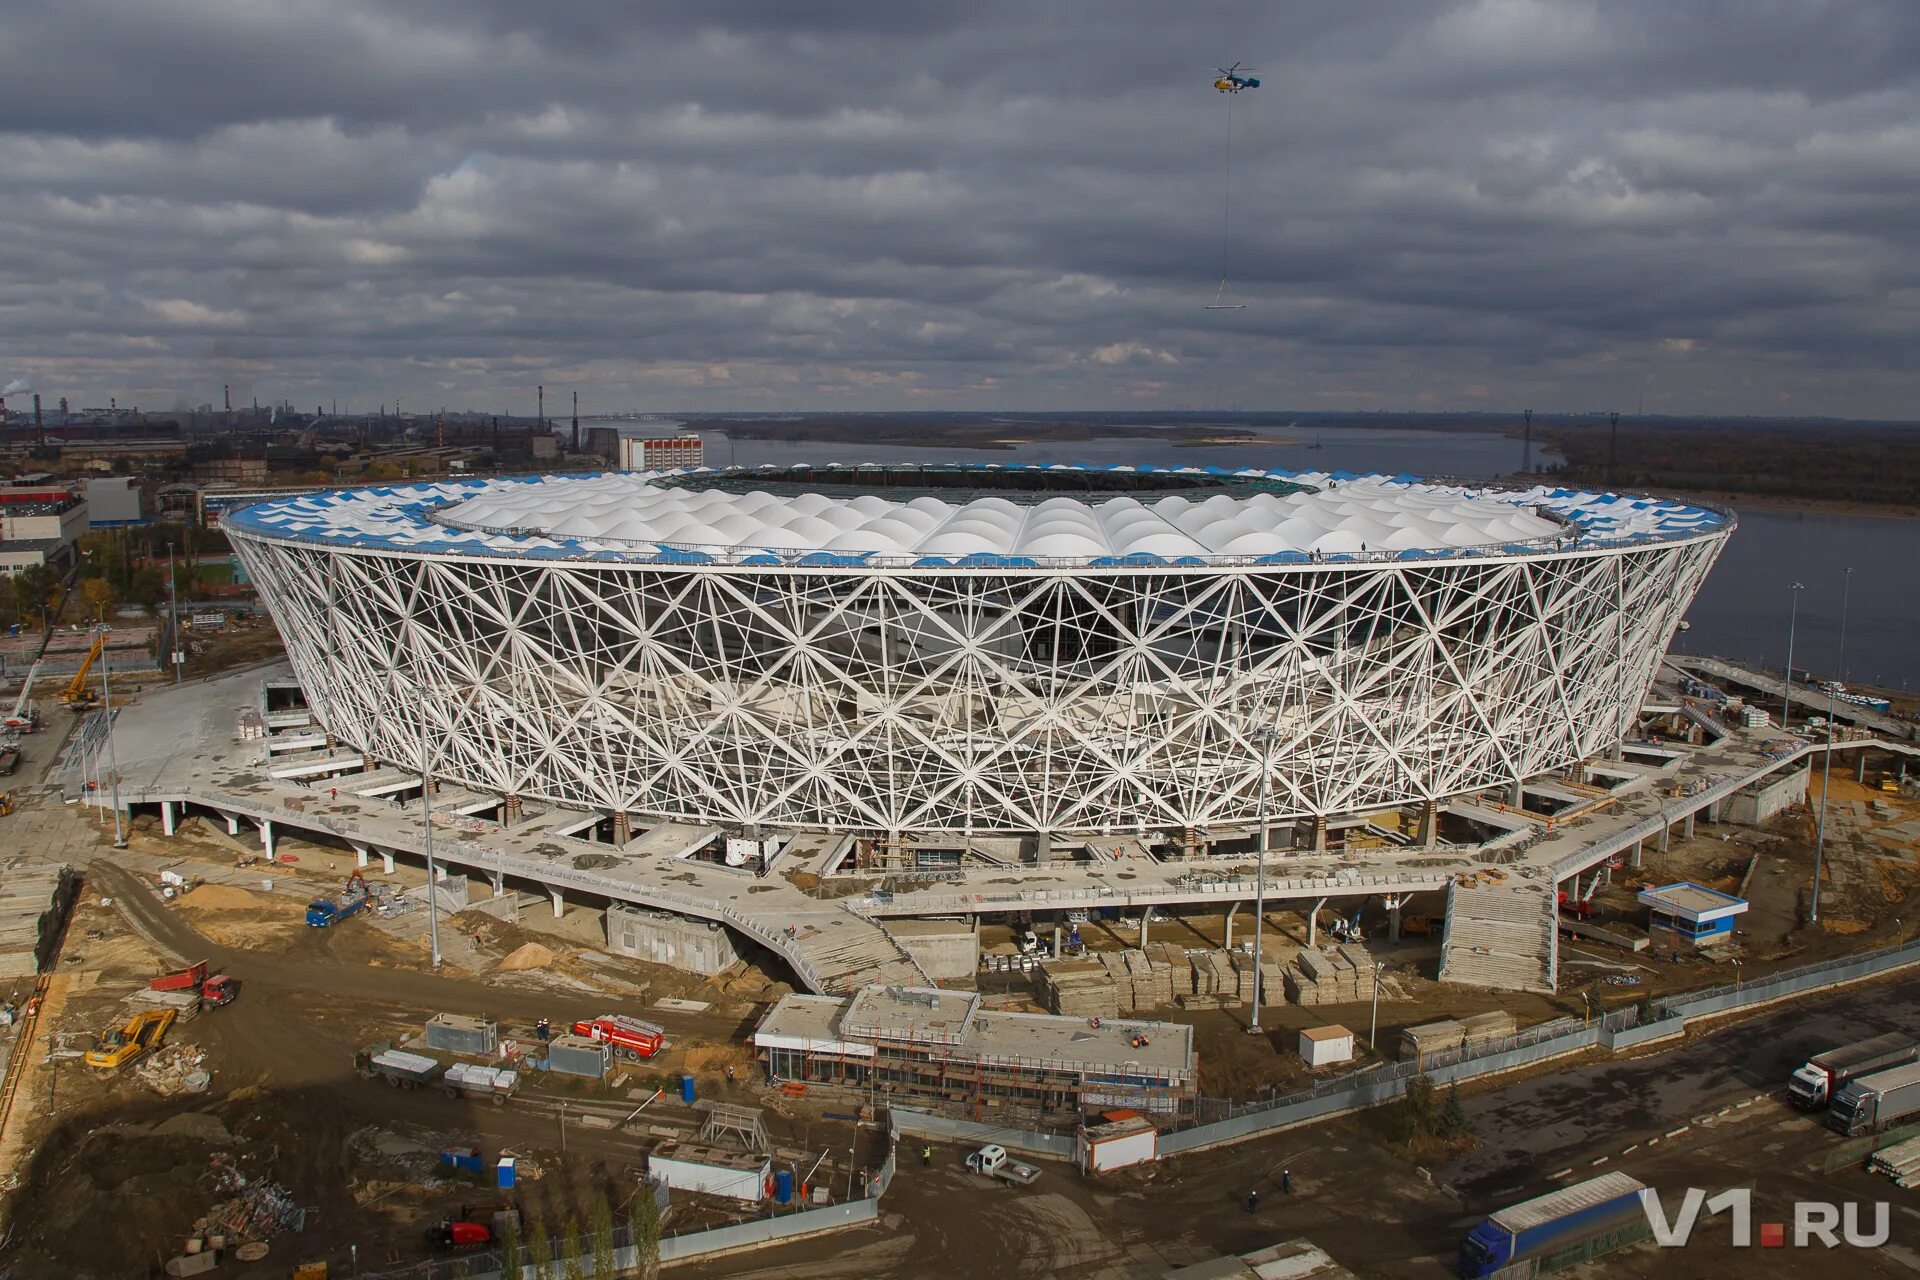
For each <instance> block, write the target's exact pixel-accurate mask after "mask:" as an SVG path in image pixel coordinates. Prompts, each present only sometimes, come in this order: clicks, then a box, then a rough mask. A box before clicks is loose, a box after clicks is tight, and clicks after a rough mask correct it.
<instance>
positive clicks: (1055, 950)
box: [1053, 911, 1060, 960]
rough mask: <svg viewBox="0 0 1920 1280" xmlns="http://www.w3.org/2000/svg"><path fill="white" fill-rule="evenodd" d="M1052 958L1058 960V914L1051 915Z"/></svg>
mask: <svg viewBox="0 0 1920 1280" xmlns="http://www.w3.org/2000/svg"><path fill="white" fill-rule="evenodd" d="M1053 958H1054V959H1055V960H1058V959H1059V958H1060V913H1059V912H1058V911H1056V912H1054V913H1053Z"/></svg>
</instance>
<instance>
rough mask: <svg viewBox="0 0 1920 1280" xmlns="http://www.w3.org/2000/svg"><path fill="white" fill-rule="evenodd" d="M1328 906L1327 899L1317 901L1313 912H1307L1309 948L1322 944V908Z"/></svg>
mask: <svg viewBox="0 0 1920 1280" xmlns="http://www.w3.org/2000/svg"><path fill="white" fill-rule="evenodd" d="M1326 905H1327V900H1326V899H1325V898H1318V899H1315V901H1314V904H1313V910H1311V911H1309V912H1307V946H1309V947H1315V946H1318V945H1319V943H1320V908H1322V907H1324V906H1326ZM1256 923H1258V922H1256Z"/></svg>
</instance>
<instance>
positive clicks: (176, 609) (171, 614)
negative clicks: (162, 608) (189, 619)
mask: <svg viewBox="0 0 1920 1280" xmlns="http://www.w3.org/2000/svg"><path fill="white" fill-rule="evenodd" d="M167 631H168V633H169V636H168V638H169V639H170V640H171V641H172V642H173V643H172V645H171V646H170V648H169V649H168V652H167V656H168V657H169V658H171V659H172V660H173V682H174V683H175V684H179V683H180V660H181V658H182V657H184V656H185V654H184V652H183V651H182V650H181V648H180V597H179V596H178V594H177V593H176V592H175V590H174V572H173V544H172V543H171V542H169V543H168V544H167Z"/></svg>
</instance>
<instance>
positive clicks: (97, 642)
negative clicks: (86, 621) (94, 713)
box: [60, 631, 107, 711]
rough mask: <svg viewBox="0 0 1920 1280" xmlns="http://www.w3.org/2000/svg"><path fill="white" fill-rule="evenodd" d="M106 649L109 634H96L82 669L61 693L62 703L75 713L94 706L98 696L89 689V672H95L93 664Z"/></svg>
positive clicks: (98, 632) (75, 673)
mask: <svg viewBox="0 0 1920 1280" xmlns="http://www.w3.org/2000/svg"><path fill="white" fill-rule="evenodd" d="M106 647H107V633H106V632H105V631H96V632H94V633H93V644H92V645H91V646H90V647H89V648H88V649H87V656H86V658H85V659H84V660H83V661H82V662H81V663H80V669H79V670H78V671H76V672H74V673H73V679H71V680H69V681H68V682H67V687H66V688H64V689H62V690H61V691H60V701H62V702H64V703H66V704H67V705H68V706H70V707H72V708H73V709H74V710H75V711H85V710H87V709H88V708H89V707H91V706H93V704H94V700H95V698H96V697H97V696H98V695H96V694H95V693H94V692H93V690H91V689H89V688H87V672H89V671H91V670H93V664H94V663H95V662H96V661H97V660H98V659H99V657H100V651H101V650H102V649H105V648H106Z"/></svg>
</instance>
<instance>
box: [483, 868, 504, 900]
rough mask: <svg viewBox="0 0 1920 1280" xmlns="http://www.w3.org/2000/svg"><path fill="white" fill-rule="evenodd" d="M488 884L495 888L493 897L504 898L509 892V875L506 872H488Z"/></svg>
mask: <svg viewBox="0 0 1920 1280" xmlns="http://www.w3.org/2000/svg"><path fill="white" fill-rule="evenodd" d="M487 882H488V883H489V884H491V885H492V886H493V896H494V897H496V898H498V897H503V896H504V895H505V894H506V892H507V873H506V872H504V871H489V872H487Z"/></svg>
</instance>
